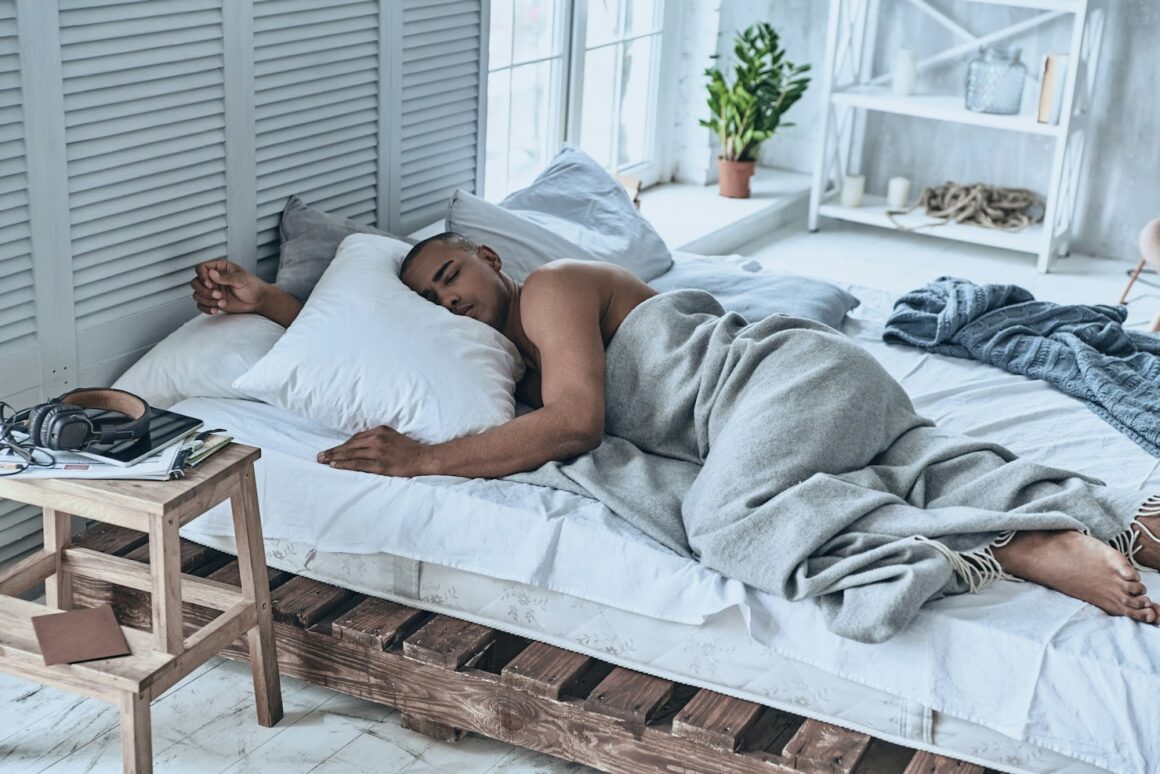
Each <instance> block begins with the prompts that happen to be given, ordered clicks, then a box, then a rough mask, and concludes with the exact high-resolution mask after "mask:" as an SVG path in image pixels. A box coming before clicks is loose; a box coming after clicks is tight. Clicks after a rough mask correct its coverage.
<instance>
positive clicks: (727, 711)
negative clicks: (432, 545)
mask: <svg viewBox="0 0 1160 774" xmlns="http://www.w3.org/2000/svg"><path fill="white" fill-rule="evenodd" d="M74 543H75V544H76V545H77V546H82V547H86V548H92V549H94V550H99V551H103V552H107V553H113V554H116V555H119V556H126V557H128V558H131V559H136V560H139V561H144V562H148V560H149V553H148V546H147V545H146V543H145V535H144V534H143V533H139V532H134V531H132V530H127V529H123V528H120V527H114V526H110V525H99V526H96V527H93V528H92V529H90V530H88V531H87V532H85V533H84V534H82V535H80V536H78V537H77V538H75V539H74ZM181 558H182V571H183V572H187V573H191V574H194V575H198V576H201V577H204V578H207V579H209V580H214V581H220V582H223V583H231V582H235V581H236V580H237V574H238V565H237V560H236V559H235V558H234V557H233V556H231V555H229V554H225V553H222V552H219V551H216V550H214V549H211V548H206V547H204V546H201V545H198V544H196V543H192V542H190V541H186V540H182V541H181ZM270 586H271V604H272V606H273V615H274V622H275V623H274V634H275V640H276V642H277V650H278V664H279V667H280V669H281V670H282V674H284V675H292V676H294V677H298V678H300V679H303V680H308V681H310V682H312V683H315V684H317V685H321V686H325V687H327V688H331V689H333V690H336V691H341V692H342V693H346V694H350V695H351V696H357V697H359V698H362V699H367V700H369V701H373V702H376V703H380V704H385V705H388V706H391V707H395V708H398V710H399V711H400V712H401V716H402V722H403V725H404V726H405V727H407V728H410V729H412V730H415V731H418V732H421V733H424V734H427V735H429V736H433V737H435V738H438V739H441V740H443V741H455V740H457V739H459V738H460V737H461V736H462V735H463V734H464V733H467V732H472V733H477V734H482V735H484V736H489V737H492V738H494V739H500V740H502V741H505V742H508V743H510V744H513V745H517V746H519V747H525V748H528V749H532V750H537V751H540V752H543V753H547V754H549V755H554V756H557V757H559V758H564V759H566V760H570V761H575V762H577V763H582V764H585V765H587V766H592V767H594V768H597V769H601V770H604V771H610V772H632V773H633V774H636V773H637V772H646V771H665V772H714V774H716V773H717V772H721V773H722V774H750V773H752V772H766V773H767V774H789V773H790V772H808V773H811V774H818V773H820V772H827V773H830V774H850V773H854V774H859V773H869V772H875V773H877V772H903V771H905V772H906V774H982V772H983V769H982V768H981V767H979V766H976V765H974V764H968V763H962V762H960V761H956V760H952V759H950V758H945V757H941V756H937V755H932V754H930V753H926V752H921V751H919V752H916V751H914V750H909V749H906V748H904V747H900V746H898V745H895V744H891V743H888V742H884V741H881V740H878V739H873V738H871V737H870V736H867V735H866V734H862V733H858V732H854V731H848V730H846V729H842V728H839V727H837V726H832V725H829V724H826V723H821V722H818V721H816V720H806V719H803V718H801V717H798V716H795V715H791V714H789V713H786V712H782V711H780V710H775V709H772V708H769V707H765V706H763V705H760V704H755V703H753V702H748V701H742V700H740V699H735V698H732V697H729V696H724V695H722V694H719V693H716V692H713V691H709V690H704V689H697V688H693V687H690V686H686V685H681V684H679V683H674V682H671V681H669V680H663V679H660V678H656V677H652V676H649V675H645V674H642V673H640V672H635V671H633V670H630V669H623V668H620V667H615V666H613V665H611V664H606V663H604V662H602V661H600V660H598V659H595V658H591V657H588V656H584V655H581V654H577V653H573V652H571V651H567V650H563V649H561V648H556V647H553V646H551V645H547V644H544V643H541V642H536V641H532V640H528V639H526V638H523V637H517V636H514V635H511V634H507V633H505V632H502V631H499V630H496V629H491V628H489V627H486V626H480V625H478V624H474V623H469V622H466V621H461V620H458V619H456V618H453V617H450V616H445V615H433V614H431V613H427V612H423V611H421V610H416V609H414V608H410V607H406V606H404V605H398V604H395V603H393V602H388V601H386V600H382V599H378V598H376V597H368V596H365V595H363V594H357V593H354V592H351V591H347V590H345V589H341V588H338V587H335V586H331V585H328V584H325V583H319V582H317V581H314V580H311V579H309V578H303V577H299V576H295V575H292V574H290V573H286V572H282V571H280V570H274V569H271V570H270ZM74 595H75V599H76V603H77V605H80V606H88V607H91V606H95V605H100V604H112V605H113V607H114V609H115V610H116V612H117V617H118V619H119V620H120V621H121V623H122V624H124V625H128V626H133V627H136V628H141V629H149V628H150V625H151V618H150V606H149V594H148V592H143V591H138V590H135V589H128V588H124V587H121V586H113V585H111V584H109V583H106V582H98V581H93V580H90V579H87V578H83V577H77V578H75V579H74ZM183 612H184V620H185V625H186V628H187V630H188V631H192V630H194V629H195V628H197V627H200V626H204V625H205V624H206V623H208V622H209V621H210V620H211V619H212V618H213V617H214V616H215V615H216V612H215V611H213V610H210V609H208V608H203V607H198V606H196V605H190V604H185V605H184V611H183ZM222 655H224V656H227V657H229V658H233V659H237V660H242V661H248V653H247V646H246V640H245V638H242V639H240V640H238V641H237V642H235V643H234V644H233V645H231V646H230V647H229V648H228V649H227V650H225V651H224V652H223V653H222Z"/></svg>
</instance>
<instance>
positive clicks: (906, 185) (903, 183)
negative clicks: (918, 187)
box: [886, 177, 910, 210]
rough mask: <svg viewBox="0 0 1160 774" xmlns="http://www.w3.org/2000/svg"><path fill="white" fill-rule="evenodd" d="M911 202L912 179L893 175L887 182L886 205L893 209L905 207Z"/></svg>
mask: <svg viewBox="0 0 1160 774" xmlns="http://www.w3.org/2000/svg"><path fill="white" fill-rule="evenodd" d="M909 204H910V180H908V179H907V178H905V177H892V178H890V182H889V183H887V184H886V206H888V207H889V208H890V209H892V210H900V209H905V208H906V207H907V206H908V205H909Z"/></svg>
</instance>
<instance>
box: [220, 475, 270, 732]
mask: <svg viewBox="0 0 1160 774" xmlns="http://www.w3.org/2000/svg"><path fill="white" fill-rule="evenodd" d="M230 505H231V506H232V508H233V515H234V538H235V540H236V542H237V548H238V570H239V572H240V574H241V578H242V597H243V598H244V599H247V600H253V601H254V607H255V609H256V610H257V612H258V616H257V617H258V625H257V626H255V627H254V628H253V629H250V631H249V632H247V634H246V637H247V642H248V643H249V646H250V666H251V669H252V670H253V673H254V699H255V701H256V702H257V705H258V723H259V724H260V725H263V726H267V727H269V726H272V725H274V724H275V723H277V722H278V721H279V720H281V719H282V687H281V683H280V682H279V679H278V656H277V654H276V653H275V651H274V624H273V618H272V617H271V615H270V579H269V574H268V573H267V571H266V549H265V545H264V543H263V542H262V517H261V513H260V512H259V510H258V490H257V488H256V486H255V484H254V466H253V465H246V467H245V468H244V469H243V470H242V471H241V473H239V474H238V485H237V486H236V487H235V489H234V493H233V494H232V495H230Z"/></svg>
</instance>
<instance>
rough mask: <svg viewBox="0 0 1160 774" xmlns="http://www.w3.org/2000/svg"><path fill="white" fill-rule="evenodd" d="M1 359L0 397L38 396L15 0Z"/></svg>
mask: <svg viewBox="0 0 1160 774" xmlns="http://www.w3.org/2000/svg"><path fill="white" fill-rule="evenodd" d="M0 363H3V364H4V367H3V370H2V371H0V400H5V401H9V402H11V403H19V404H20V405H23V404H24V403H27V402H28V399H30V398H32V399H34V398H35V397H36V396H37V393H38V385H39V382H40V351H39V347H38V341H37V336H36V299H35V288H34V279H33V273H32V243H31V239H30V233H29V214H28V162H27V159H26V157H25V148H24V107H23V99H22V95H21V87H20V48H19V41H18V39H17V37H16V9H15V0H3V1H2V2H0Z"/></svg>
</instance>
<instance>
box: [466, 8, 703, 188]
mask: <svg viewBox="0 0 1160 774" xmlns="http://www.w3.org/2000/svg"><path fill="white" fill-rule="evenodd" d="M557 2H558V3H559V6H558V8H557V9H558V10H559V11H560V12H561V14H562V24H563V30H562V33H561V34H562V37H563V41H562V48H561V52H562V56H561V57H560V61H561V64H562V66H563V67H564V68H565V70H564V73H563V77H561V78H560V81H561V84H560V85H561V88H562V89H563V92H564V93H563V94H562V95H559V97H558V98H556V99H555V100H554V101H555V102H557V103H558V107H559V112H558V113H557V114H556V115H555V116H553V117H552V119H551V120H552V121H553V123H554V124H555V128H556V133H555V137H554V138H552V139H551V140H550V142H552V144H553V145H555V146H556V147H559V146H560V145H562V144H564V143H571V144H573V145H576V146H579V145H580V129H581V121H582V102H583V99H584V74H585V65H586V62H585V59H586V54H587V47H586V38H587V33H588V0H557ZM629 2H632V0H621V2H620V7H621V10H620V14H621V22H620V23H621V24H623V16H624V3H629ZM491 6H492V3H491V2H490V0H487V7H488V8H487V13H486V14H485V15H484V23H485V24H486V25H487V29H486V30H485V31H484V34H483V35H482V36H481V37H482V39H483V40H485V41H490V39H491ZM680 8H681V1H680V0H664V10H663V13H662V14H661V23H660V33H659V34H657V33H642V34H638V35H631V36H618V37H617V38H616V39H615V40H614V41H613V42H611V43H607V44H602V45H601V46H600V48H603V47H605V46H607V45H613V46H622V45H624V41H626V40H635V39H638V38H644V37H650V36H651V37H653V38H654V40H658V41H659V44H660V54H659V56H658V57H657V60H656V72H655V73H654V74H653V75H652V78H653V82H652V83H651V84H650V89H652V88H655V99H654V100H653V101H652V104H651V105H650V106H649V107H650V115H649V116H648V118H647V122H648V126H647V128H646V130H645V131H646V136H647V137H648V138H649V140H650V141H651V146H652V153H651V157H650V158H649V159H647V160H645V161H642V162H637V163H636V164H632V165H630V166H627V167H625V168H624V169H620V170H609V171H610V172H611V173H612V174H613V175H630V176H634V177H638V178H640V180H641V186H642V187H644V188H647V187H649V186H652V185H656V184H657V183H661V182H667V181H669V180H671V179H672V175H673V139H674V132H673V122H674V120H675V113H674V109H675V101H676V94H677V87H678V83H677V79H675V78H667V79H666V78H665V75H666V74H669V73H674V72H676V63H677V61H678V57H679V53H680V45H679V44H680V40H681V34H682V30H681V21H682V19H681V13H680ZM513 35H514V30H513ZM622 53H623V52H622ZM485 54H486V55H485V57H484V59H485V61H484V63H483V65H482V67H481V70H482V71H483V72H482V76H483V77H482V85H481V89H480V91H481V94H480V100H481V105H482V108H481V110H480V125H479V140H478V142H479V147H480V148H481V150H482V153H481V157H480V158H481V163H480V172H479V175H478V187H477V194H478V195H480V196H482V195H483V193H484V191H485V190H486V179H487V163H486V161H487V159H486V156H487V150H486V149H487V124H488V116H487V107H486V106H487V102H488V93H487V92H488V84H489V80H490V76H491V74H492V73H493V72H499V71H500V70H505V69H506V70H508V71H509V72H510V70H511V68H512V67H513V65H512V63H511V62H509V63H508V64H506V65H504V66H503V67H499V68H496V69H495V70H492V68H491V67H490V61H491V52H490V50H489V51H487V52H485ZM547 58H548V57H543V59H547ZM552 58H555V57H552ZM537 61H538V60H537ZM529 63H531V61H529V62H521V63H520V64H529ZM617 63H618V64H622V63H623V56H621V57H618V58H617ZM509 78H510V76H509ZM509 83H510V80H509ZM509 111H510V108H509ZM509 134H510V127H509ZM508 193H511V191H507V192H505V194H504V195H506V194H508Z"/></svg>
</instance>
